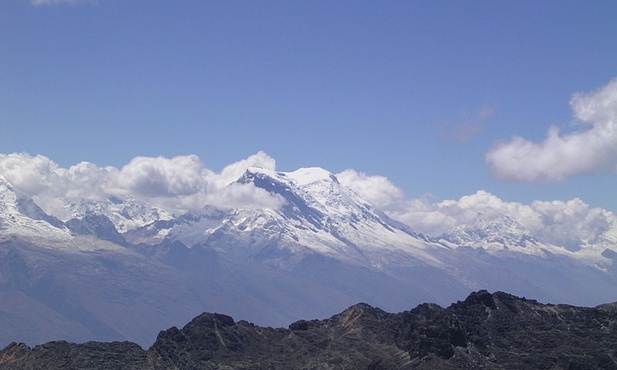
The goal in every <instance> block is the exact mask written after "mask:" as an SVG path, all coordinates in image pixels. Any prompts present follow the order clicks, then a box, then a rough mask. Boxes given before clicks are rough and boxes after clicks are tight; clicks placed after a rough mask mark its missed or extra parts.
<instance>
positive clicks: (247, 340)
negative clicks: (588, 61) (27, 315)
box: [0, 291, 617, 370]
mask: <svg viewBox="0 0 617 370" xmlns="http://www.w3.org/2000/svg"><path fill="white" fill-rule="evenodd" d="M616 308H617V304H607V305H602V306H599V307H596V308H582V307H574V306H569V305H552V304H541V303H538V302H537V301H534V300H528V299H525V298H519V297H515V296H513V295H510V294H507V293H502V292H497V293H493V294H491V293H488V292H487V291H479V292H476V293H472V294H471V295H469V297H467V299H465V300H464V301H459V302H457V303H454V304H452V305H451V306H450V307H448V308H442V307H439V306H437V305H434V304H422V305H419V306H417V307H416V308H414V309H412V310H411V311H405V312H401V313H387V312H384V311H382V310H380V309H378V308H374V307H371V306H369V305H366V304H357V305H355V306H352V307H350V308H348V309H347V310H345V311H344V312H342V313H340V314H338V315H335V316H332V317H331V318H329V319H326V320H312V321H297V322H294V323H293V324H291V325H290V326H289V328H287V329H281V328H279V329H273V328H264V327H259V326H256V325H253V324H251V323H249V322H246V321H239V322H235V321H234V320H233V319H232V318H231V317H229V316H226V315H222V314H211V313H204V314H202V315H200V316H198V317H196V318H195V319H193V320H192V321H191V322H189V323H188V324H187V325H186V326H185V327H184V328H182V329H178V328H175V327H173V328H171V329H168V330H165V331H163V332H161V333H160V334H159V335H158V338H157V339H156V342H155V343H154V344H153V345H152V346H151V347H150V348H149V349H148V350H144V349H142V348H141V347H140V346H138V345H137V344H134V343H130V342H112V343H100V342H88V343H83V344H73V343H67V342H64V341H57V342H49V343H45V344H42V345H38V346H35V347H33V348H30V347H28V346H26V345H25V344H18V343H12V344H10V345H9V346H7V347H6V348H4V349H3V350H2V351H1V352H0V369H2V370H5V369H48V370H51V369H101V370H102V369H114V370H115V369H195V370H197V369H437V370H439V369H504V370H505V369H509V370H510V369H585V370H590V369H617V309H616Z"/></svg>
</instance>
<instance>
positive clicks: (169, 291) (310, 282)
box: [0, 167, 617, 346]
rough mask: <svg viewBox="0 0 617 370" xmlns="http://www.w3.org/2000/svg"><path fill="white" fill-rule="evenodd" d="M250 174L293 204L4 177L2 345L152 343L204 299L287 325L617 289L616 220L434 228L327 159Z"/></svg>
mask: <svg viewBox="0 0 617 370" xmlns="http://www.w3.org/2000/svg"><path fill="white" fill-rule="evenodd" d="M246 186H251V187H253V188H256V189H259V190H260V191H263V192H266V193H268V194H269V195H270V196H272V197H274V198H275V199H277V201H278V203H279V204H280V206H279V207H272V208H258V207H252V208H237V207H221V206H220V205H218V206H213V205H203V206H201V207H193V210H192V211H189V212H183V213H180V214H177V213H176V212H174V211H173V210H169V209H165V208H163V207H161V206H160V205H155V204H156V202H151V201H149V200H148V199H147V198H140V199H138V198H136V197H132V196H128V195H127V196H113V197H107V198H104V199H99V198H95V197H91V198H88V197H83V198H81V199H78V200H73V201H67V202H65V203H63V204H61V209H62V212H60V213H58V214H56V215H54V214H48V213H46V212H45V211H43V209H41V207H39V205H37V203H36V201H35V199H33V198H32V197H30V196H28V195H27V194H26V193H24V192H23V191H20V190H19V189H17V188H15V187H14V186H13V185H12V184H11V183H10V182H9V181H8V180H7V179H6V178H4V177H2V176H0V302H1V303H0V327H2V331H1V332H0V345H6V344H8V343H10V342H13V341H16V342H25V343H28V344H38V343H43V342H46V341H49V340H58V339H64V340H68V341H77V342H83V341H89V340H98V341H111V340H130V341H133V342H136V343H138V344H139V345H141V346H148V345H150V344H152V342H153V340H154V339H155V337H156V330H157V328H160V327H161V326H162V327H171V326H177V325H180V324H182V323H184V322H187V321H189V320H190V319H191V318H192V317H194V316H196V315H198V314H199V313H201V312H203V311H210V312H225V313H227V314H230V315H232V316H234V317H237V318H241V319H243V320H248V321H251V322H255V323H257V324H259V325H264V326H281V325H287V324H288V323H289V322H293V321H296V320H298V319H301V318H324V317H329V316H331V315H333V314H334V313H336V312H340V311H341V310H343V309H344V308H345V307H349V306H351V305H353V304H356V303H357V302H366V303H368V304H371V305H375V306H379V307H381V308H383V309H384V310H388V311H400V310H406V309H409V308H410V307H414V306H415V305H417V304H420V303H422V302H433V303H437V304H442V305H443V304H447V303H448V302H452V301H456V300H458V299H461V298H463V297H464V296H466V295H467V294H469V292H471V291H474V290H479V289H488V290H491V291H496V290H502V291H508V292H511V293H514V294H517V295H520V296H527V297H533V298H536V299H541V300H544V301H551V302H563V303H569V304H576V305H587V306H589V305H597V304H600V303H603V302H610V301H614V300H615V297H617V284H615V282H616V281H617V269H616V268H615V259H616V258H617V223H615V224H612V225H609V229H610V232H608V233H605V235H606V236H605V237H604V239H602V240H595V241H593V242H581V243H578V244H576V245H572V244H562V245H559V244H555V243H547V242H545V241H542V240H543V239H542V237H541V235H536V234H534V233H532V232H530V231H529V230H527V229H525V227H524V226H523V224H522V223H521V222H520V221H519V220H517V219H515V218H513V217H512V216H511V215H507V214H503V215H499V216H497V217H495V216H491V217H486V218H484V217H478V218H477V221H476V222H474V223H472V224H465V225H458V226H456V227H454V228H452V229H451V230H450V231H449V232H447V233H444V234H443V235H438V236H429V235H424V234H421V233H419V232H416V231H414V230H413V229H412V228H411V227H409V226H407V225H405V224H403V223H402V222H399V221H397V220H394V219H393V218H391V217H390V216H388V215H387V214H386V213H384V212H383V211H382V210H380V209H378V208H377V207H376V206H374V205H372V204H371V203H370V202H368V201H367V200H366V199H363V198H362V197H361V196H360V195H359V194H358V193H357V192H356V191H354V190H353V189H352V188H351V187H349V186H344V185H342V184H341V182H340V181H339V179H337V177H336V176H335V175H333V174H332V173H330V172H328V171H326V170H324V169H321V168H303V169H299V170H297V171H294V172H276V171H273V170H269V169H264V168H257V167H251V168H249V169H248V170H246V171H245V172H244V173H243V174H242V175H241V176H240V177H239V178H237V180H236V181H235V182H232V183H230V184H229V185H228V187H229V189H230V191H235V190H238V191H240V190H241V189H243V188H244V187H246ZM581 240H585V238H584V235H583V236H582V237H581Z"/></svg>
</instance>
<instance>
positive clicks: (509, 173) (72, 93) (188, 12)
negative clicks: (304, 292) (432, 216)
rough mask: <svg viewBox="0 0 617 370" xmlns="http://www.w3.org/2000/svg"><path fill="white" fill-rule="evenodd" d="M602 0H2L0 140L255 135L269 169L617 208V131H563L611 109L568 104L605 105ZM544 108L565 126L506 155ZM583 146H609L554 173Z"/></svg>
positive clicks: (202, 146) (592, 149) (138, 145)
mask: <svg viewBox="0 0 617 370" xmlns="http://www.w3.org/2000/svg"><path fill="white" fill-rule="evenodd" d="M615 14H617V2H614V1H593V2H583V1H574V2H573V1H560V2H552V1H518V2H515V1H388V2H374V1H371V2H368V1H304V2H299V1H183V0H177V1H151V0H150V1H131V0H98V1H79V0H74V1H61V0H57V1H45V0H39V1H33V2H30V1H26V0H0V132H1V134H0V153H13V152H19V153H21V152H26V153H29V154H31V155H37V154H41V155H44V156H47V157H49V158H51V159H52V160H53V161H55V162H56V163H58V164H59V165H60V166H63V167H69V166H72V165H75V164H77V163H79V162H82V161H88V162H93V163H95V164H97V165H98V166H114V167H117V168H121V167H122V166H124V165H126V164H127V163H129V162H130V161H131V160H132V159H133V158H135V157H136V156H149V157H158V156H163V157H167V158H172V157H175V156H180V155H188V154H195V155H197V156H198V157H199V159H200V160H201V161H202V162H203V164H204V165H205V166H207V167H208V168H211V169H213V170H215V171H220V170H221V169H223V168H224V167H225V166H226V165H228V164H230V163H233V162H235V161H238V160H241V159H243V158H247V157H249V156H251V155H253V154H255V153H258V152H259V151H263V152H265V153H267V154H268V155H269V156H270V157H272V158H274V159H275V160H276V168H277V169H278V170H282V171H292V170H295V169H297V168H300V167H307V166H319V167H323V168H326V169H328V170H330V171H332V172H334V173H338V172H341V171H343V170H345V169H354V170H356V171H358V172H362V173H366V174H369V175H381V176H385V177H386V178H387V179H389V180H390V181H391V182H392V183H394V184H396V186H398V187H399V188H400V189H402V190H403V191H404V192H405V195H406V197H407V198H421V197H426V196H429V194H430V198H431V199H434V200H435V201H440V200H443V199H458V198H460V197H462V196H464V195H468V194H473V193H475V192H476V191H478V190H481V189H482V190H486V191H487V192H489V193H491V194H494V195H496V196H498V197H499V198H501V199H504V200H506V201H509V202H525V203H528V202H531V201H533V200H553V199H558V200H569V199H572V198H575V197H578V198H580V199H582V201H583V202H585V203H587V204H589V205H591V206H593V207H601V208H605V209H608V210H611V211H613V212H617V196H616V195H617V192H616V191H615V189H617V175H616V172H617V154H616V153H615V151H614V150H612V149H611V145H612V144H614V145H613V146H612V147H616V148H617V141H616V140H612V136H610V137H609V138H608V139H607V140H608V142H607V143H606V142H605V143H604V144H603V145H604V147H603V148H598V147H596V145H600V144H598V141H601V140H600V139H597V140H595V141H594V139H589V138H582V139H581V140H578V139H577V140H575V139H576V137H571V136H568V135H576V134H577V133H579V134H580V133H584V132H586V131H590V130H592V127H593V128H596V127H598V125H600V124H598V125H595V123H597V122H598V120H600V121H601V120H604V121H602V122H603V123H602V125H604V126H603V127H604V128H606V126H607V125H608V126H610V127H612V126H611V125H613V124H614V123H615V121H616V119H617V118H616V116H617V110H615V109H613V110H610V109H608V113H606V114H609V115H610V114H613V115H612V116H610V117H609V118H606V117H605V116H606V114H604V113H603V112H605V111H602V112H600V113H597V114H595V115H592V116H591V118H589V122H587V123H591V125H589V124H585V123H581V122H580V121H581V119H580V117H579V118H577V117H576V114H577V112H579V113H581V112H583V111H584V107H582V108H580V107H579V108H576V109H579V110H578V111H575V110H574V108H573V106H574V105H571V104H570V102H571V99H572V97H573V95H574V94H576V93H582V94H586V95H584V96H586V97H587V98H580V99H579V100H580V101H582V103H581V106H583V105H585V104H586V103H589V102H590V103H589V104H587V105H590V104H591V105H592V106H593V107H596V108H597V107H598V106H600V107H601V106H602V104H599V105H598V104H596V103H597V102H598V101H600V100H602V99H604V98H602V97H603V96H604V95H606V96H608V97H607V98H605V99H604V100H607V101H609V108H610V107H614V101H613V100H611V99H612V98H611V96H614V94H613V91H614V90H617V89H615V88H614V87H612V86H611V85H610V82H611V81H612V80H613V79H614V78H616V77H617V22H616V21H615ZM602 89H604V90H602ZM602 91H604V93H602ZM596 92H597V94H596V95H594V93H596ZM602 94H604V95H602ZM585 99H587V100H585ZM588 101H589V102H588ZM592 103H593V104H592ZM610 104H612V105H610ZM605 105H606V104H605ZM597 109H605V108H597ZM611 109H612V108H611ZM605 110H606V109H605ZM594 112H596V111H594ZM583 113H584V112H583ZM581 114H582V113H581ZM603 114H604V115H603ZM579 116H580V114H579ZM607 122H608V123H607ZM611 122H612V123H611ZM551 126H554V127H558V128H559V129H560V134H559V135H561V136H559V137H561V138H562V139H563V140H561V141H563V142H564V143H565V142H567V143H566V144H563V145H561V144H559V142H558V143H557V144H555V145H556V146H557V149H556V150H554V151H552V152H550V153H548V151H551V150H552V149H551V148H554V146H551V145H552V144H550V143H547V144H546V145H544V146H543V148H544V149H542V148H540V149H538V150H539V151H538V154H537V158H538V160H536V157H534V155H531V156H530V155H527V156H520V158H522V159H521V160H520V161H519V162H517V163H511V162H509V158H510V157H509V156H515V157H516V158H519V156H518V154H520V152H518V151H517V150H519V149H520V148H521V147H525V145H527V146H529V145H528V144H533V143H536V144H538V143H540V144H538V145H542V144H541V143H543V142H544V141H545V139H546V137H547V133H548V132H549V130H550V127H551ZM610 127H609V128H610ZM596 132H598V133H597V135H595V136H594V135H588V136H589V137H592V136H593V137H598V136H602V135H604V131H601V130H599V129H598V130H596ZM607 132H608V131H607ZM514 136H518V137H520V138H521V140H523V141H520V142H519V144H521V145H519V146H518V147H516V146H509V147H508V148H507V149H508V150H509V151H508V150H503V151H501V152H499V153H501V154H502V155H501V156H497V155H495V156H493V157H491V158H497V157H499V158H500V159H495V160H494V161H493V162H491V160H489V159H487V158H488V157H487V155H489V154H487V153H495V151H494V149H495V148H497V146H498V145H505V144H507V143H511V142H510V140H511V139H512V137H514ZM568 138H573V140H569V139H568ZM566 139H567V140H566ZM611 140H612V141H611ZM558 141H559V140H558ZM500 143H501V144H500ZM560 145H561V146H560ZM517 148H518V149H517ZM561 148H565V149H563V150H562V149H561ZM532 152H533V151H532ZM579 152H580V153H605V154H602V155H598V156H595V157H593V156H592V157H593V158H590V159H588V160H587V158H586V157H584V156H582V157H584V159H585V160H584V161H583V162H585V163H583V164H581V166H582V167H580V166H579V167H580V168H578V167H577V168H578V169H577V168H574V169H571V168H566V169H563V171H561V172H559V174H554V173H552V172H551V173H549V172H550V170H551V169H552V168H555V167H561V166H562V164H557V165H555V164H553V162H551V160H552V159H551V158H554V157H555V156H557V158H562V157H563V158H564V160H566V161H567V162H568V163H570V162H571V159H569V157H568V155H563V156H562V154H563V153H574V154H572V156H573V158H575V159H576V158H579V157H581V156H580V155H578V154H577V153H579ZM527 153H529V151H528V152H527ZM547 153H548V154H547ZM560 153H561V154H560ZM549 157H550V158H549ZM582 157H581V158H582ZM596 157H601V158H599V159H598V158H596ZM504 158H505V159H504ZM545 158H547V159H546V160H544V159H545ZM590 161H596V162H597V163H596V162H594V163H592V164H589V163H588V162H590ZM599 162H602V163H599ZM538 163H540V164H538ZM543 163H546V164H545V165H543ZM568 163H566V164H565V165H563V166H566V167H567V166H569V164H568ZM536 165H538V166H540V165H543V166H544V167H543V168H542V169H538V170H537V171H535V170H534V171H535V172H534V171H531V172H530V174H529V175H528V176H527V177H525V178H520V177H517V173H522V172H525V171H524V170H526V169H527V168H532V169H534V168H535V167H534V166H536ZM496 166H498V167H499V168H500V169H503V171H501V170H495V168H497V167H496ZM547 168H548V170H547ZM542 171H545V172H542ZM546 171H549V172H546ZM492 174H493V175H495V174H497V176H492ZM560 174H561V175H560Z"/></svg>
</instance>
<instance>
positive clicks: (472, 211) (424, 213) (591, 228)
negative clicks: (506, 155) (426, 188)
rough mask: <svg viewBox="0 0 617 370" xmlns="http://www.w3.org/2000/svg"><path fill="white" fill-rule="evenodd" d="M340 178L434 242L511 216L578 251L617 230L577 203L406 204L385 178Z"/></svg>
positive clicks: (615, 221) (489, 199) (610, 220)
mask: <svg viewBox="0 0 617 370" xmlns="http://www.w3.org/2000/svg"><path fill="white" fill-rule="evenodd" d="M336 176H337V178H338V179H339V182H340V183H341V184H342V185H344V186H347V187H350V188H351V189H353V190H354V191H355V192H356V193H357V194H358V195H360V196H361V197H362V198H364V199H365V200H367V201H368V202H370V203H371V204H372V205H373V206H375V207H377V208H379V209H380V210H382V211H384V212H385V213H386V214H388V215H389V216H390V217H392V218H394V219H396V220H399V221H401V222H403V223H405V224H407V225H409V226H411V227H412V228H413V229H414V230H416V231H419V232H421V233H424V234H426V235H430V236H439V235H442V234H445V233H448V232H450V231H451V230H452V229H453V228H454V227H456V226H461V225H470V226H472V225H475V224H476V223H477V222H479V221H480V220H483V221H484V222H486V221H489V222H490V221H491V220H498V219H500V218H502V217H504V216H508V217H511V218H513V219H514V220H516V221H518V222H519V223H520V224H521V225H522V226H523V227H524V228H525V229H526V230H527V231H528V232H529V233H530V234H531V235H533V236H534V237H535V238H536V239H538V240H539V241H541V242H546V243H551V244H555V245H560V246H563V247H565V248H568V249H572V250H575V249H577V248H578V247H580V246H581V245H582V244H586V243H589V244H595V243H599V242H601V241H602V240H603V238H606V235H607V232H609V231H610V230H612V229H611V228H615V227H617V218H616V217H615V215H613V214H612V213H611V212H609V211H606V210H603V209H600V208H592V207H590V206H589V205H587V204H586V203H585V202H583V201H582V200H580V199H578V198H575V199H572V200H569V201H551V202H547V201H535V202H532V203H531V204H523V203H519V202H507V201H504V200H502V199H501V198H499V197H497V196H495V195H493V194H491V193H489V192H487V191H484V190H480V191H477V192H476V193H475V194H471V195H466V196H463V197H461V198H460V199H458V200H443V201H438V202H434V201H432V199H431V198H430V197H424V198H418V199H408V198H406V197H405V195H404V193H403V191H402V190H401V189H400V188H398V187H397V186H396V185H394V184H393V183H392V182H390V181H389V180H388V179H387V178H386V177H383V176H370V175H367V174H364V173H359V172H357V171H354V170H345V171H343V172H341V173H339V174H337V175H336ZM614 231H615V230H614Z"/></svg>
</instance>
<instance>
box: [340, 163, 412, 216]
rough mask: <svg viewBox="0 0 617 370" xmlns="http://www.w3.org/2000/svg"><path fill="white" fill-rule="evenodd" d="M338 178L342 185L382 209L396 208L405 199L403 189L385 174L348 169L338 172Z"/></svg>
mask: <svg viewBox="0 0 617 370" xmlns="http://www.w3.org/2000/svg"><path fill="white" fill-rule="evenodd" d="M336 178H337V179H338V180H339V182H340V183H341V185H343V186H346V187H348V188H350V189H352V190H353V191H355V192H356V193H358V194H359V195H360V196H361V197H362V198H364V199H365V200H367V201H368V202H369V203H371V204H372V205H374V206H375V207H378V208H380V209H388V210H392V209H395V208H396V207H397V206H398V205H400V204H401V203H402V202H403V200H404V194H403V191H402V190H401V189H400V188H398V187H397V186H396V185H394V184H393V183H392V182H390V180H388V178H386V177H384V176H369V175H367V174H365V173H362V172H357V171H355V170H351V169H348V170H345V171H343V172H340V173H338V174H336Z"/></svg>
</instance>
